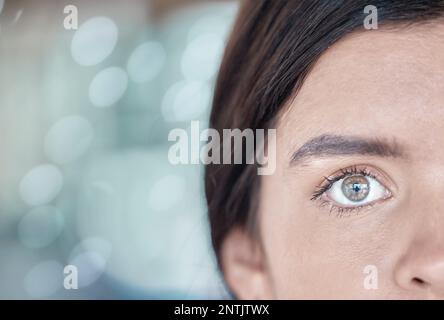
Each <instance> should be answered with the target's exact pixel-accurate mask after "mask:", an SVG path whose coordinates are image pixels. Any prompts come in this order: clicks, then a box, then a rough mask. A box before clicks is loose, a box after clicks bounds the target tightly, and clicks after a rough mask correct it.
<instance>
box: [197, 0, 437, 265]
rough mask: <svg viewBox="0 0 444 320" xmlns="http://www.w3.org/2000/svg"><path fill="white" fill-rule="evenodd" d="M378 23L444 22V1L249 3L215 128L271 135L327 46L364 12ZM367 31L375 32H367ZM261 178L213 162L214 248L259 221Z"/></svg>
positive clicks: (222, 77) (359, 22) (219, 88)
mask: <svg viewBox="0 0 444 320" xmlns="http://www.w3.org/2000/svg"><path fill="white" fill-rule="evenodd" d="M370 4H371V5H373V6H375V7H376V8H377V9H378V20H379V23H381V22H383V23H387V22H398V21H399V22H403V25H405V24H408V23H417V22H421V21H425V20H430V19H434V18H437V17H440V16H442V13H443V10H444V1H442V0H440V1H438V0H435V1H420V0H398V1H387V0H379V1H378V0H375V1H371V3H368V2H367V1H363V0H349V1H347V0H343V1H340V0H288V1H284V0H245V1H243V4H242V6H241V9H240V12H239V14H238V17H237V20H236V23H235V25H234V29H233V31H232V34H231V37H230V38H229V41H228V44H227V47H226V51H225V54H224V57H223V61H222V65H221V67H220V71H219V76H218V79H217V84H216V90H215V94H214V100H213V107H212V112H211V116H210V127H211V128H215V129H216V130H218V131H219V132H222V130H223V129H234V128H239V129H241V130H244V129H247V128H250V129H253V130H256V129H268V128H270V127H272V126H273V120H274V119H276V116H277V115H278V113H279V112H280V111H281V109H283V108H284V106H285V105H286V103H287V102H288V100H289V99H291V98H292V97H294V96H295V94H296V93H297V91H298V89H299V88H300V87H301V84H302V82H303V80H304V77H305V76H306V75H307V73H308V72H309V70H310V68H311V66H312V65H313V64H314V63H315V62H316V60H317V59H318V58H319V56H320V55H321V54H322V53H323V52H324V51H325V50H326V49H328V47H329V46H331V45H332V44H334V43H335V42H336V41H338V40H339V39H341V38H342V37H344V36H345V35H347V34H348V33H350V32H352V31H355V30H357V29H362V30H365V29H364V27H363V23H364V19H365V18H366V16H367V14H365V13H364V8H365V7H366V6H367V5H370ZM366 32H372V31H367V30H366ZM259 188H260V177H258V176H257V174H256V167H255V165H247V164H245V162H243V164H233V165H228V164H209V165H207V166H206V171H205V192H206V198H207V202H208V213H209V220H210V225H211V234H212V241H213V247H214V249H215V252H216V255H217V257H218V260H219V264H220V257H219V253H220V248H221V244H222V242H223V240H224V237H225V236H226V235H227V233H228V232H229V231H230V230H231V229H232V228H233V227H235V226H240V227H246V226H247V222H248V221H251V220H254V215H255V213H256V209H257V204H258V202H259V201H257V195H258V191H259Z"/></svg>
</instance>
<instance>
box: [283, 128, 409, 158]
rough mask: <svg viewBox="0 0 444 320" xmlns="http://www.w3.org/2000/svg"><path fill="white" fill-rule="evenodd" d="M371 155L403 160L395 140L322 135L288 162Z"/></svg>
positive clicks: (401, 147)
mask: <svg viewBox="0 0 444 320" xmlns="http://www.w3.org/2000/svg"><path fill="white" fill-rule="evenodd" d="M344 155H345V156H349V155H371V156H379V157H394V158H401V157H402V158H405V157H406V153H405V148H404V147H403V146H401V145H400V144H398V143H397V142H396V140H395V139H393V140H392V141H388V140H387V139H382V138H362V137H356V136H341V135H331V134H324V135H321V136H318V137H315V138H313V139H311V140H309V141H307V142H306V143H305V144H304V145H303V146H302V147H300V148H299V149H298V150H297V151H295V152H294V153H293V154H292V156H291V160H290V165H291V166H293V165H295V164H298V163H300V162H303V161H305V160H307V159H308V158H312V157H326V156H344Z"/></svg>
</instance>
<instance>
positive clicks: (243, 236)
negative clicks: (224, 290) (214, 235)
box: [221, 228, 273, 300]
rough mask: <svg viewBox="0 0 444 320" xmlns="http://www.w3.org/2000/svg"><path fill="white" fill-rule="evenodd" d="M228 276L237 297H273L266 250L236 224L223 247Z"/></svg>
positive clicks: (222, 256) (248, 298) (224, 267)
mask: <svg viewBox="0 0 444 320" xmlns="http://www.w3.org/2000/svg"><path fill="white" fill-rule="evenodd" d="M221 261H222V271H223V273H224V277H225V280H226V282H227V284H228V286H229V288H230V289H231V291H232V292H233V293H234V294H235V295H236V297H237V298H238V299H245V300H256V299H272V298H273V294H272V286H271V281H270V275H269V274H268V270H267V268H266V263H265V256H264V254H263V250H262V249H261V247H260V245H259V244H258V243H257V241H254V239H252V238H251V236H250V235H248V234H247V232H246V231H245V230H242V229H241V228H234V229H233V230H231V231H230V233H229V234H228V235H227V236H226V238H225V240H224V242H223V244H222V248H221Z"/></svg>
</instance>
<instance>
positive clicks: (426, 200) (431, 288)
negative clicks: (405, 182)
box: [395, 165, 444, 298]
mask: <svg viewBox="0 0 444 320" xmlns="http://www.w3.org/2000/svg"><path fill="white" fill-rule="evenodd" d="M435 168H436V169H435V170H427V171H426V172H424V173H423V174H416V175H414V176H415V177H416V178H415V179H414V181H412V182H411V183H410V190H409V194H408V201H407V202H406V208H405V209H406V211H407V212H406V214H405V215H404V217H405V218H406V219H409V220H410V221H411V223H409V224H402V225H403V226H406V225H409V227H408V229H409V230H407V231H406V232H405V234H409V236H408V237H409V241H408V245H407V246H406V247H405V252H404V254H403V255H402V257H400V259H399V261H398V265H397V267H396V269H395V279H396V281H397V283H398V285H400V286H401V287H403V288H404V289H407V290H414V291H415V292H422V293H424V294H426V293H427V294H428V297H439V298H444V197H443V195H444V165H439V166H436V167H435Z"/></svg>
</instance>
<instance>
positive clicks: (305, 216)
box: [260, 176, 394, 299]
mask: <svg viewBox="0 0 444 320" xmlns="http://www.w3.org/2000/svg"><path fill="white" fill-rule="evenodd" d="M277 178H278V177H277V176H274V177H271V178H269V180H268V181H264V183H263V184H262V186H263V187H262V198H261V211H260V216H261V224H260V226H261V236H262V240H263V244H264V249H265V252H266V257H267V260H268V261H267V263H268V265H269V266H270V270H269V272H270V276H271V278H272V281H273V285H274V286H275V292H276V295H277V297H278V298H279V297H280V298H304V299H306V298H310V297H312V298H322V297H324V298H341V297H360V296H362V297H365V296H369V295H374V294H382V293H383V290H377V292H375V291H369V290H367V289H365V287H364V280H365V278H366V276H367V274H366V273H364V270H365V268H366V267H367V266H369V265H370V266H376V267H377V268H378V271H381V272H382V273H385V274H389V273H390V272H389V270H390V269H391V265H392V261H388V260H387V259H386V257H392V256H393V255H392V254H390V253H393V252H392V251H393V250H394V248H393V243H394V241H393V240H394V239H393V237H394V234H393V230H394V229H393V228H392V227H391V225H392V223H391V222H390V221H388V216H389V215H388V212H376V211H375V212H372V213H371V214H369V215H366V216H362V217H343V218H339V217H336V216H335V215H334V214H333V215H329V213H328V211H327V210H323V209H320V208H319V207H318V206H316V205H314V204H313V202H312V201H310V200H309V199H304V196H303V195H302V193H298V192H292V191H291V190H294V187H293V188H288V186H287V187H284V185H285V184H284V183H282V181H283V180H281V183H278V182H277V180H279V179H277Z"/></svg>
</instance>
